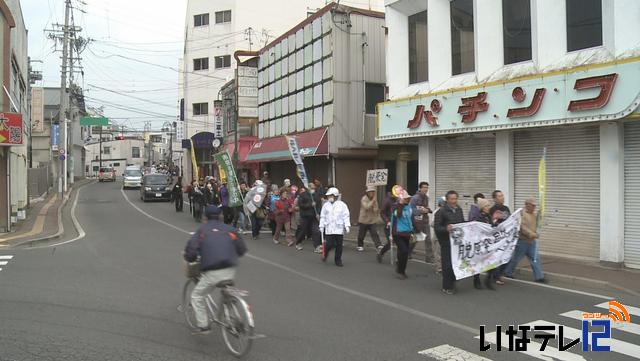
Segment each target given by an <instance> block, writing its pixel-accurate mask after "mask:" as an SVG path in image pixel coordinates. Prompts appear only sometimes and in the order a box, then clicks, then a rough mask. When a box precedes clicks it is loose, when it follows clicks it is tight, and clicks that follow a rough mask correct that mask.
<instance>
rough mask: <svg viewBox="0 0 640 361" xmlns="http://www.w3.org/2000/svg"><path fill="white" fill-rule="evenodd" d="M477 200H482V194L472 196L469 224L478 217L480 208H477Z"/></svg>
mask: <svg viewBox="0 0 640 361" xmlns="http://www.w3.org/2000/svg"><path fill="white" fill-rule="evenodd" d="M479 199H484V194H482V193H476V194H474V195H473V204H472V205H471V207H469V215H468V217H469V222H471V221H475V220H476V219H477V218H478V216H479V215H480V208H479V207H478V200H479Z"/></svg>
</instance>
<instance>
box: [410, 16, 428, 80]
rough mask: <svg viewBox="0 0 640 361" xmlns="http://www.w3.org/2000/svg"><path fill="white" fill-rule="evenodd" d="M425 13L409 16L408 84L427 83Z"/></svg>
mask: <svg viewBox="0 0 640 361" xmlns="http://www.w3.org/2000/svg"><path fill="white" fill-rule="evenodd" d="M428 65H429V64H428V54H427V12H426V11H423V12H420V13H417V14H414V15H411V16H409V84H414V83H420V82H423V81H427V80H428V79H429V78H428V70H429V68H428Z"/></svg>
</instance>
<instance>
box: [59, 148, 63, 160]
mask: <svg viewBox="0 0 640 361" xmlns="http://www.w3.org/2000/svg"><path fill="white" fill-rule="evenodd" d="M61 150H62V149H61ZM58 158H59V159H60V160H64V158H65V157H64V154H60V157H58Z"/></svg>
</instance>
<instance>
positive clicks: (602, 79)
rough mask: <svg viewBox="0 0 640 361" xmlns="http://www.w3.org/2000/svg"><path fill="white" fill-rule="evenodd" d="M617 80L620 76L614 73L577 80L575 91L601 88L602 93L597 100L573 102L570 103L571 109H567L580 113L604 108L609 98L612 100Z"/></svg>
mask: <svg viewBox="0 0 640 361" xmlns="http://www.w3.org/2000/svg"><path fill="white" fill-rule="evenodd" d="M617 79H618V74H616V73H613V74H607V75H600V76H593V77H590V78H584V79H578V80H576V84H575V85H574V86H573V89H575V90H583V89H591V88H596V87H600V93H599V94H598V96H596V97H595V98H589V99H582V100H572V101H571V102H569V107H568V108H567V109H568V110H569V111H570V112H578V111H581V110H589V109H599V108H602V107H604V106H605V105H607V103H608V102H609V98H611V93H612V92H613V86H614V85H615V84H616V80H617Z"/></svg>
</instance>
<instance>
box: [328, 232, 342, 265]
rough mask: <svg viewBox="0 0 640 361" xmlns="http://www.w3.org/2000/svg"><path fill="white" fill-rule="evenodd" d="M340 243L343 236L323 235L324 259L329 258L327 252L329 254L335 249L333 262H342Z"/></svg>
mask: <svg viewBox="0 0 640 361" xmlns="http://www.w3.org/2000/svg"><path fill="white" fill-rule="evenodd" d="M342 241H343V236H342V235H341V234H325V235H324V242H325V249H324V254H325V257H327V258H329V252H331V250H332V249H334V248H335V249H336V254H335V257H334V261H335V262H336V263H340V262H342Z"/></svg>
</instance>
